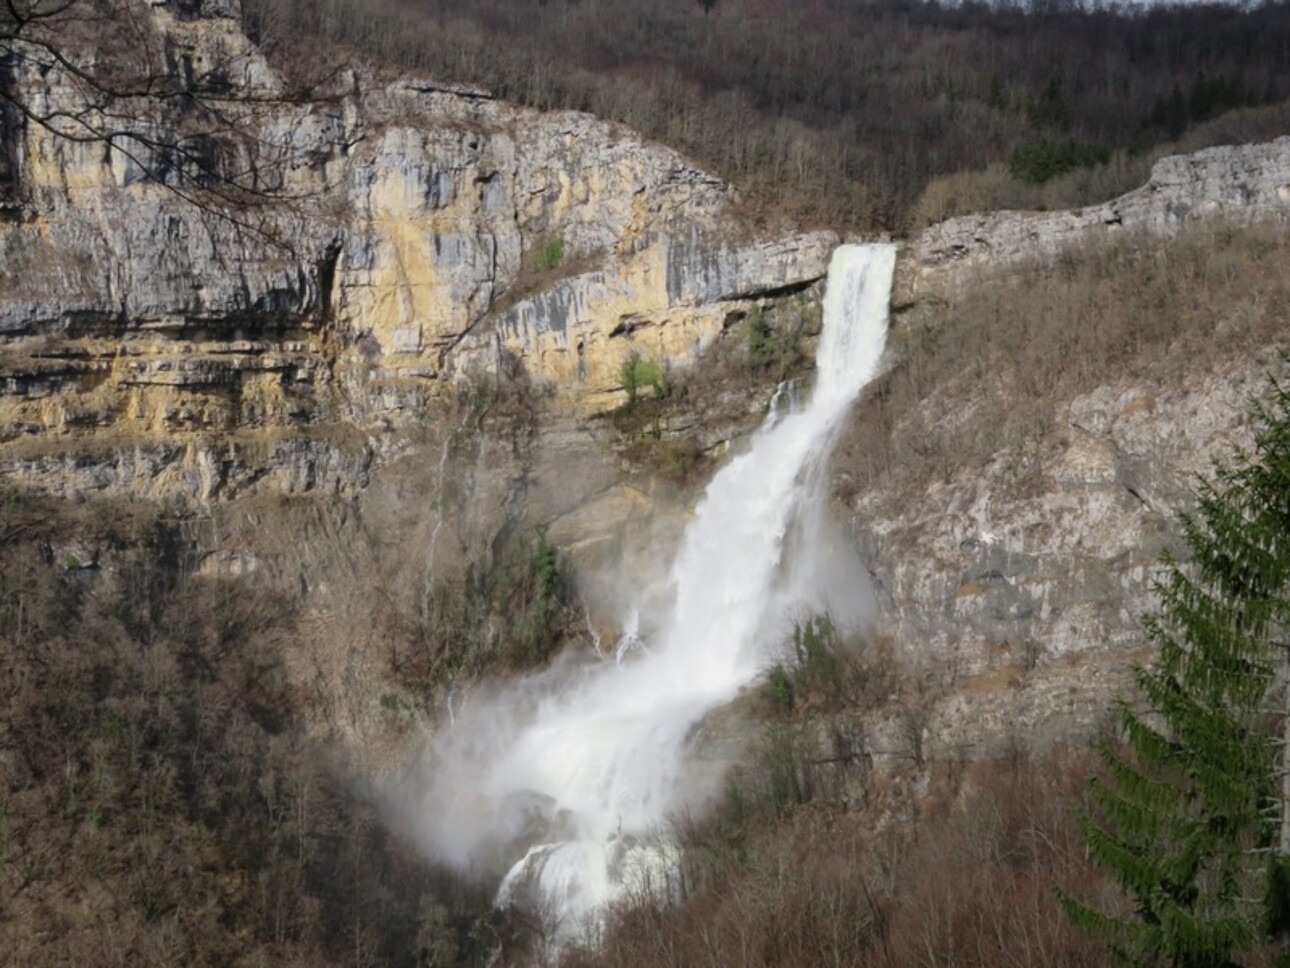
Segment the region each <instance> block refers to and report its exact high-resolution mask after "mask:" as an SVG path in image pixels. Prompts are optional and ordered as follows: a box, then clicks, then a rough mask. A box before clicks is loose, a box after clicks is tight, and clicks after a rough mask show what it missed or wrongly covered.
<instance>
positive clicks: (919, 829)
mask: <svg viewBox="0 0 1290 968" xmlns="http://www.w3.org/2000/svg"><path fill="white" fill-rule="evenodd" d="M782 745H783V744H782V743H781V744H778V746H777V745H776V744H775V743H773V742H768V744H767V746H768V749H770V750H772V751H773V750H775V749H777V748H778V749H782ZM783 755H784V754H783V753H782V752H771V753H770V755H768V756H767V757H765V758H764V759H763V761H762V763H761V764H760V765H758V766H756V767H754V768H753V769H752V770H751V771H748V772H746V773H745V775H744V777H743V780H742V782H743V783H744V784H748V783H749V782H750V781H755V780H756V779H757V775H758V774H757V771H761V773H762V774H763V776H764V774H766V773H768V772H771V771H775V770H780V769H782V768H783V767H782V763H781V764H780V765H776V760H781V761H782V758H783ZM793 766H795V767H796V768H798V769H802V768H805V766H806V764H805V763H804V762H803V761H801V760H797V761H796V762H795V763H794V764H793ZM1087 767H1088V756H1087V754H1086V753H1084V752H1080V751H1070V750H1065V751H1058V752H1054V753H1053V754H1051V755H1049V756H1047V757H1045V758H1043V759H1039V760H1035V761H1033V762H1032V761H1029V760H1026V759H1024V758H1016V759H1012V760H1009V761H1003V762H982V763H976V764H973V765H972V766H971V767H970V768H969V769H967V770H964V771H959V772H958V773H956V774H954V775H952V776H949V777H942V778H941V779H940V780H938V781H937V786H938V792H939V793H940V794H941V796H940V798H939V802H940V804H941V805H940V806H938V807H934V808H933V809H932V812H931V813H929V814H927V815H925V816H923V817H922V818H921V819H920V820H919V821H918V822H917V823H904V824H900V825H893V826H890V827H885V828H884V827H882V826H881V824H880V821H879V818H880V816H881V813H882V809H883V806H884V800H883V797H882V793H881V791H880V790H879V789H877V786H878V785H877V784H875V789H874V790H873V791H872V792H871V797H872V801H871V805H870V807H869V808H867V809H862V810H851V811H847V810H844V809H841V808H840V807H839V806H838V804H837V803H835V802H830V801H829V800H828V799H827V798H824V797H819V798H817V799H807V800H805V801H804V802H799V801H798V800H795V799H792V800H783V799H781V800H776V799H774V798H772V797H768V796H766V794H765V793H764V792H763V793H761V794H760V795H759V794H758V793H757V792H756V791H758V790H761V791H765V790H768V789H773V784H769V783H766V782H764V780H763V782H761V783H760V784H756V783H754V785H753V786H752V787H751V789H752V790H753V791H754V792H753V793H752V794H751V795H749V794H747V793H745V792H744V790H745V789H748V788H747V787H744V788H741V787H732V788H731V790H730V792H729V793H728V794H727V797H726V801H725V803H724V804H723V805H722V806H721V807H720V808H719V809H718V810H717V812H716V813H715V814H714V815H713V816H711V817H709V818H707V819H705V820H704V821H702V822H701V823H697V824H682V825H681V827H680V830H681V834H682V843H683V844H684V846H685V850H686V857H687V868H686V881H685V883H686V896H685V898H684V900H683V901H681V903H679V904H677V905H674V906H666V905H663V904H660V903H658V902H657V901H655V900H651V899H649V898H638V899H635V900H633V901H630V902H628V903H627V904H625V905H624V906H623V907H622V908H621V909H619V910H618V911H616V912H614V915H613V917H612V918H611V920H610V924H609V925H608V927H607V929H606V931H605V934H604V936H603V938H600V939H598V940H599V942H600V944H599V947H598V948H597V949H594V950H593V949H591V948H588V949H585V950H582V951H579V952H577V953H575V954H574V955H573V956H571V957H570V958H568V959H567V962H566V963H567V964H570V965H575V966H579V968H583V966H587V968H590V966H618V965H621V966H627V965H633V966H634V965H645V964H648V965H659V966H677V968H680V966H691V965H785V966H802V968H806V966H821V965H835V966H843V965H865V966H874V968H893V966H907V965H928V966H931V965H979V966H987V965H989V966H996V965H998V966H1007V965H1016V966H1033V965H1048V966H1075V965H1102V964H1107V963H1109V962H1108V960H1107V958H1106V957H1105V955H1104V954H1103V953H1102V952H1101V951H1100V950H1099V949H1098V948H1096V947H1095V946H1094V945H1093V944H1091V943H1090V942H1088V941H1087V940H1086V939H1083V938H1080V937H1078V936H1077V935H1076V934H1075V933H1074V932H1073V930H1072V928H1071V927H1070V925H1069V924H1068V922H1067V921H1066V918H1065V917H1064V915H1063V914H1062V912H1061V911H1060V909H1059V908H1058V905H1057V902H1056V898H1055V895H1054V893H1053V885H1054V884H1062V885H1064V886H1066V887H1068V888H1069V889H1072V890H1075V891H1078V892H1080V893H1081V894H1082V895H1083V896H1097V895H1098V894H1099V892H1103V891H1105V884H1104V882H1103V879H1102V876H1101V874H1100V873H1099V872H1098V871H1096V870H1095V869H1094V868H1092V867H1091V865H1090V864H1089V863H1088V862H1087V861H1086V859H1085V857H1084V851H1083V842H1082V840H1081V838H1080V834H1079V831H1078V827H1077V824H1076V822H1075V817H1074V811H1073V807H1074V805H1075V804H1077V803H1079V802H1080V798H1081V795H1082V794H1081V790H1082V787H1083V785H1084V776H1085V771H1086V769H1087ZM749 774H751V776H750V775H749ZM888 782H890V781H888Z"/></svg>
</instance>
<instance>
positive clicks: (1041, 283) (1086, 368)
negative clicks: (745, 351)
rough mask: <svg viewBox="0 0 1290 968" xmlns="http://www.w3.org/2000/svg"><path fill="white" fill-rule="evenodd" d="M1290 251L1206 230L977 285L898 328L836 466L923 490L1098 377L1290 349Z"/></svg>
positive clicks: (1104, 247)
mask: <svg viewBox="0 0 1290 968" xmlns="http://www.w3.org/2000/svg"><path fill="white" fill-rule="evenodd" d="M1288 258H1290V240H1287V238H1286V234H1285V231H1284V229H1282V228H1280V227H1279V226H1275V225H1268V226H1255V227H1251V228H1229V227H1223V226H1210V227H1201V228H1195V229H1191V230H1188V231H1186V232H1184V233H1182V234H1181V235H1179V236H1178V237H1176V238H1174V239H1160V238H1151V237H1147V236H1131V237H1120V238H1115V239H1111V240H1107V241H1102V242H1097V243H1093V244H1091V245H1088V246H1086V247H1084V248H1082V249H1079V250H1076V251H1071V252H1068V253H1066V254H1064V255H1062V256H1060V257H1059V258H1057V259H1055V260H1052V261H1051V262H1049V263H1034V264H1031V265H1028V266H1023V267H1020V268H1018V269H1017V270H1015V271H1012V272H1008V273H1006V274H1004V275H1000V276H999V277H996V278H993V279H987V280H982V281H980V282H977V283H974V284H973V285H972V286H971V287H969V288H967V289H966V290H965V291H964V292H962V293H960V294H958V295H954V296H951V297H950V298H949V300H948V302H947V304H946V305H944V306H939V307H937V308H936V310H935V312H934V316H935V320H934V322H932V323H929V322H927V320H926V319H924V320H923V321H922V322H921V323H917V324H911V323H906V324H905V325H903V326H902V325H901V323H900V322H897V325H896V328H895V331H894V333H893V347H894V349H895V350H896V352H897V353H898V354H899V356H900V360H899V363H898V364H897V366H896V367H894V368H893V370H892V371H891V372H890V373H888V374H887V375H886V376H885V377H883V378H882V379H881V381H880V382H879V383H878V384H877V385H876V387H875V388H874V389H873V391H872V392H871V393H870V394H869V396H868V398H867V399H866V401H865V402H864V403H863V404H862V405H861V407H860V409H859V411H858V414H857V417H856V419H855V420H853V421H852V422H851V425H850V430H849V435H848V437H847V439H846V440H845V442H844V444H843V446H842V448H841V450H840V454H839V458H838V464H839V466H840V467H844V468H845V469H846V470H847V471H848V472H849V473H850V474H851V475H853V480H852V486H853V487H866V486H868V485H869V484H870V483H872V482H874V481H876V480H878V479H879V478H882V479H885V480H888V481H892V482H895V484H896V485H897V486H887V487H886V490H888V491H890V492H891V493H899V492H900V491H901V490H902V489H909V488H915V489H916V488H921V487H923V486H925V485H926V484H927V483H928V482H929V481H932V480H935V479H937V478H943V477H945V476H947V475H949V474H950V473H952V472H953V471H955V470H956V469H958V468H960V467H962V466H964V465H965V464H967V463H969V462H971V461H974V460H982V459H985V458H988V457H989V456H990V455H992V454H994V453H996V452H997V451H998V450H999V449H1001V448H1003V447H1006V446H1011V445H1016V444H1018V443H1020V442H1021V441H1023V440H1025V439H1027V438H1029V437H1031V436H1033V435H1034V434H1036V433H1037V432H1038V431H1041V430H1045V429H1047V428H1048V427H1050V426H1051V425H1052V422H1053V419H1054V417H1055V416H1056V414H1057V411H1058V408H1059V407H1060V406H1061V405H1062V404H1063V403H1065V402H1067V401H1069V400H1071V399H1072V398H1073V397H1075V396H1077V395H1078V394H1080V393H1082V392H1087V391H1089V390H1092V389H1094V388H1096V387H1097V386H1099V385H1101V384H1103V383H1106V382H1108V381H1112V380H1114V379H1116V378H1118V377H1121V376H1124V375H1127V374H1132V375H1134V376H1135V377H1141V378H1144V379H1169V378H1176V377H1178V376H1180V375H1181V374H1185V373H1188V372H1191V371H1193V369H1194V367H1195V365H1196V361H1197V360H1200V359H1204V360H1207V361H1209V362H1210V363H1212V364H1215V365H1217V364H1220V363H1221V362H1222V361H1224V360H1232V359H1240V358H1242V356H1243V355H1246V354H1248V353H1249V352H1251V351H1252V350H1254V349H1258V348H1263V347H1267V346H1269V345H1274V344H1277V343H1279V342H1283V341H1284V340H1285V334H1286V333H1287V332H1288V331H1290V330H1288V329H1287V326H1288V325H1290V316H1288V315H1287V314H1288V313H1290V278H1288V277H1287V275H1286V273H1285V271H1284V267H1285V265H1286V264H1287V259H1288ZM947 414H949V415H960V416H961V417H962V418H963V419H947V418H946V415H947Z"/></svg>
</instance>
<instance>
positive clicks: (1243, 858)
mask: <svg viewBox="0 0 1290 968" xmlns="http://www.w3.org/2000/svg"><path fill="white" fill-rule="evenodd" d="M1253 417H1254V422H1255V428H1256V447H1255V449H1254V450H1253V452H1238V453H1237V454H1236V455H1235V456H1234V458H1233V459H1232V460H1231V461H1230V462H1229V463H1227V464H1225V465H1216V466H1215V468H1214V475H1213V479H1212V481H1209V482H1206V483H1203V484H1202V485H1201V489H1200V495H1199V502H1198V507H1197V510H1196V513H1195V514H1194V515H1191V516H1189V517H1187V518H1185V519H1184V538H1185V544H1186V550H1187V560H1186V561H1178V560H1173V559H1166V562H1165V566H1166V567H1165V574H1164V577H1163V578H1162V579H1161V580H1160V581H1159V582H1158V583H1157V592H1158V595H1159V599H1160V605H1159V609H1158V614H1157V615H1156V616H1155V617H1154V618H1151V619H1149V620H1148V621H1147V626H1146V627H1147V632H1148V635H1149V637H1150V638H1151V640H1152V641H1153V642H1155V643H1156V644H1157V645H1158V646H1159V649H1160V652H1159V658H1158V661H1157V662H1156V664H1155V665H1154V666H1152V667H1150V668H1139V669H1138V670H1137V681H1138V685H1139V687H1140V689H1141V692H1142V695H1143V697H1144V698H1145V700H1146V702H1147V704H1148V705H1149V707H1150V710H1149V711H1148V712H1145V713H1144V712H1140V711H1139V710H1138V709H1135V708H1134V707H1133V706H1132V705H1130V704H1129V703H1128V702H1126V701H1121V702H1120V703H1119V704H1118V707H1117V717H1118V720H1119V723H1120V726H1121V728H1122V729H1123V733H1124V736H1125V739H1126V745H1127V750H1126V751H1125V752H1123V753H1122V752H1118V751H1116V750H1114V749H1111V748H1109V747H1108V748H1107V749H1105V750H1104V751H1103V758H1104V761H1105V771H1104V775H1103V776H1100V777H1094V778H1093V779H1092V780H1091V781H1090V782H1091V789H1090V794H1091V800H1092V802H1093V805H1094V810H1093V811H1092V812H1091V813H1088V814H1086V815H1085V816H1084V818H1083V824H1084V833H1085V840H1086V843H1087V846H1088V851H1089V854H1090V856H1091V857H1092V858H1093V859H1094V860H1095V861H1096V862H1097V863H1098V864H1099V865H1101V866H1103V867H1104V868H1106V869H1107V870H1108V871H1109V872H1110V874H1111V875H1112V876H1113V877H1114V879H1115V880H1116V881H1117V882H1118V883H1119V885H1120V887H1121V888H1122V889H1123V890H1124V892H1125V894H1127V896H1128V898H1129V900H1130V902H1131V904H1132V913H1131V914H1115V913H1108V912H1105V911H1101V910H1098V909H1097V908H1095V907H1092V906H1089V905H1086V904H1084V903H1081V902H1080V901H1077V900H1076V899H1074V898H1071V897H1070V896H1068V895H1064V894H1063V895H1062V898H1061V900H1062V904H1063V906H1064V907H1065V908H1066V910H1067V913H1068V914H1069V916H1070V917H1071V919H1072V920H1073V921H1074V923H1075V924H1076V925H1078V926H1080V927H1082V928H1084V929H1086V930H1088V931H1090V932H1092V933H1094V934H1095V935H1097V936H1099V937H1100V938H1101V939H1102V940H1103V941H1105V943H1106V944H1107V946H1108V947H1109V948H1110V949H1111V950H1112V951H1113V952H1115V953H1116V954H1117V955H1118V956H1119V957H1120V958H1122V959H1123V960H1125V961H1126V962H1128V963H1130V964H1134V965H1172V966H1188V968H1211V966H1214V968H1217V966H1227V965H1232V964H1235V963H1236V962H1234V961H1233V960H1232V959H1233V958H1234V957H1236V956H1237V955H1239V954H1240V953H1242V952H1249V951H1251V950H1253V949H1255V948H1265V947H1266V946H1267V945H1268V944H1269V943H1270V942H1272V941H1274V940H1275V936H1276V935H1277V934H1279V933H1281V932H1283V931H1284V928H1285V926H1286V922H1287V917H1286V907H1287V906H1286V902H1285V897H1286V894H1287V890H1286V885H1287V883H1288V882H1290V878H1288V877H1287V876H1286V873H1287V867H1286V857H1287V854H1288V853H1290V821H1288V820H1287V814H1286V810H1287V800H1288V799H1290V798H1288V797H1287V795H1286V791H1285V789H1283V784H1284V783H1285V782H1287V781H1286V779H1285V770H1284V767H1283V766H1282V767H1280V768H1279V764H1280V762H1281V760H1282V759H1283V757H1281V756H1279V755H1278V750H1279V749H1284V744H1283V743H1282V742H1281V741H1280V740H1278V739H1277V738H1276V737H1275V735H1274V734H1275V732H1276V731H1277V729H1278V727H1279V728H1281V729H1285V728H1287V727H1286V724H1287V723H1288V722H1290V719H1288V718H1287V717H1286V716H1285V714H1284V713H1285V711H1284V709H1283V710H1281V711H1280V712H1279V714H1274V713H1273V712H1272V711H1271V710H1269V709H1268V703H1269V701H1270V700H1271V699H1272V698H1273V696H1274V695H1276V696H1280V697H1282V698H1281V701H1282V702H1284V701H1285V700H1284V695H1285V692H1286V690H1285V681H1284V680H1285V668H1286V654H1285V653H1286V647H1287V643H1286V642H1285V641H1284V640H1285V635H1284V634H1283V630H1284V629H1285V628H1286V626H1287V624H1290V594H1288V589H1287V583H1288V580H1290V390H1287V389H1286V388H1284V387H1282V386H1281V385H1279V384H1277V383H1273V386H1272V392H1271V394H1270V399H1269V401H1268V402H1267V403H1266V404H1262V405H1258V406H1256V407H1255V408H1254V410H1253ZM1278 773H1280V775H1281V777H1282V779H1281V781H1278V779H1277V777H1278Z"/></svg>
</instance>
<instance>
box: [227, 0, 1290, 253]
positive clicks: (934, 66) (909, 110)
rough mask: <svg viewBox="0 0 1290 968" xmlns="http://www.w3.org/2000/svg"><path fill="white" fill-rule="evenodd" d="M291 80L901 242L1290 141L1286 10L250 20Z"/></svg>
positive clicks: (741, 8) (541, 2) (442, 7)
mask: <svg viewBox="0 0 1290 968" xmlns="http://www.w3.org/2000/svg"><path fill="white" fill-rule="evenodd" d="M243 9H244V21H245V24H246V26H247V29H248V31H249V32H250V34H251V35H252V37H253V38H255V39H258V40H259V41H261V43H262V44H263V45H264V47H265V48H266V49H267V50H268V51H269V52H270V53H271V54H272V55H273V56H274V57H275V58H276V59H277V61H278V62H279V63H280V64H285V65H287V66H289V67H291V66H294V67H295V69H296V70H303V69H306V68H305V65H309V64H316V63H317V61H318V58H317V56H316V53H317V48H316V44H317V40H318V38H319V36H321V37H324V38H327V39H329V40H331V41H334V42H336V43H338V44H342V45H346V46H348V47H350V48H351V49H352V50H353V51H354V52H355V53H357V54H360V55H363V56H365V57H368V58H374V59H376V60H378V61H383V62H387V63H389V64H391V65H395V66H398V67H400V68H405V69H415V70H417V71H422V72H426V73H429V74H431V75H433V76H435V77H438V78H442V79H445V80H455V81H460V82H469V83H473V84H478V85H482V86H484V87H486V88H488V89H490V90H491V91H492V92H493V93H495V94H497V95H498V96H499V97H505V98H508V99H512V100H516V101H521V102H523V103H526V104H530V105H534V106H536V107H540V108H574V109H577V110H582V111H590V112H592V113H594V114H597V115H599V116H601V117H605V118H612V119H616V120H619V121H623V122H625V123H627V124H629V125H631V126H632V127H634V128H637V129H639V130H640V131H642V132H644V133H645V134H646V135H648V136H649V137H651V138H655V139H657V140H659V141H662V142H664V143H666V144H668V145H671V146H673V147H676V148H679V149H681V150H683V151H685V152H687V153H688V154H690V155H691V156H692V157H693V158H694V159H695V160H696V161H698V162H699V163H701V164H702V165H703V166H704V167H706V168H708V169H709V170H712V171H714V172H716V173H717V174H720V175H722V176H724V177H725V178H727V179H729V180H731V181H733V182H734V183H735V184H737V185H739V186H740V187H741V188H743V189H744V190H745V193H746V197H747V198H748V200H749V201H750V202H752V203H754V205H755V207H756V208H757V209H759V210H760V211H762V212H764V213H766V214H770V215H780V216H785V217H789V218H792V219H794V220H797V221H803V220H805V221H814V222H819V223H829V224H833V225H841V226H845V227H849V228H854V229H858V230H862V231H872V230H876V229H884V230H891V231H902V230H905V229H907V228H910V227H915V226H917V225H921V224H926V223H927V222H930V221H935V220H938V219H940V218H943V217H946V216H949V215H954V214H960V213H962V212H966V211H979V210H985V209H992V208H1001V207H1016V208H1034V207H1051V206H1067V205H1081V204H1086V203H1088V202H1092V201H1100V200H1103V199H1105V198H1109V197H1111V196H1113V195H1116V194H1118V193H1120V192H1122V191H1125V190H1127V189H1129V188H1132V187H1134V186H1136V185H1138V184H1141V182H1142V181H1143V180H1144V178H1145V175H1146V172H1147V170H1148V168H1149V165H1150V162H1151V161H1152V160H1154V159H1155V158H1158V157H1160V156H1161V155H1163V154H1166V153H1172V152H1174V151H1190V150H1195V149H1196V148H1200V147H1205V146H1208V145H1212V144H1229V143H1234V142H1241V141H1257V140H1263V139H1267V138H1270V137H1274V136H1276V135H1278V134H1282V133H1284V132H1285V130H1286V129H1287V124H1286V122H1287V117H1290V112H1288V111H1287V108H1286V106H1285V99H1286V97H1287V95H1290V7H1288V6H1287V5H1286V4H1284V3H1265V4H1262V5H1259V6H1254V7H1250V8H1248V9H1246V10H1244V11H1243V12H1241V13H1237V12H1236V11H1235V10H1234V9H1233V8H1232V7H1230V6H1225V5H1217V4H1214V5H1196V6H1188V7H1152V8H1150V9H1135V8H1124V7H1121V8H1095V7H1092V6H1090V7H1088V8H1082V7H1080V6H1078V5H1076V4H1072V3H1064V2H1051V3H1039V4H1035V5H1032V6H1031V7H1029V8H1022V7H1020V6H1011V5H998V6H996V5H989V4H983V3H964V4H957V5H951V4H946V5H940V4H937V3H919V2H911V0H876V2H854V0H814V2H808V3H797V2H791V0H489V2H487V3H478V2H475V0H322V2H314V0H246V2H245V3H244V4H243Z"/></svg>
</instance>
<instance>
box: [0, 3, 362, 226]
mask: <svg viewBox="0 0 1290 968" xmlns="http://www.w3.org/2000/svg"><path fill="white" fill-rule="evenodd" d="M199 12H201V10H200V3H199V2H196V0H189V2H175V3H172V4H170V5H168V6H165V7H162V8H161V9H160V10H155V9H154V8H153V7H152V6H151V5H150V4H148V3H145V2H143V0H0V114H2V115H3V117H2V118H0V120H3V132H2V134H0V185H5V187H7V189H8V191H7V194H9V195H10V199H9V201H10V202H11V203H12V202H14V201H16V200H17V199H16V195H17V194H18V182H19V179H18V169H19V167H20V160H19V154H20V152H19V148H18V141H19V139H20V137H21V132H22V130H23V129H24V128H25V127H29V126H33V125H34V126H36V127H38V128H40V129H43V130H44V131H46V132H48V133H49V134H51V135H53V136H54V138H55V139H57V140H58V141H62V142H66V143H71V144H78V145H86V146H95V145H98V146H102V148H103V150H104V157H105V158H114V159H115V160H116V161H117V162H119V163H121V164H122V165H123V168H124V176H123V177H124V178H125V179H126V181H127V183H128V182H130V181H137V180H143V181H149V182H154V183H157V184H159V185H162V186H164V187H165V188H166V189H168V190H169V191H171V192H173V193H174V194H175V195H177V196H179V197H180V198H182V199H184V200H185V201H187V202H190V203H191V204H193V205H196V206H198V207H199V208H201V209H203V210H204V211H206V212H210V213H212V214H215V215H218V216H219V217H220V218H223V219H226V220H229V221H231V222H234V223H236V224H237V225H238V226H240V227H241V228H244V229H247V230H250V231H252V232H254V233H256V234H257V235H260V236H262V237H265V238H268V239H270V240H272V241H277V239H276V237H275V235H274V233H273V232H272V231H271V229H270V225H269V222H268V221H267V218H266V213H264V212H263V211H261V210H263V209H265V208H266V207H267V206H269V205H271V204H272V205H282V204H285V203H289V202H292V201H298V200H300V198H301V197H302V196H301V193H299V192H296V193H293V192H292V191H290V190H289V189H288V186H287V185H286V178H285V173H286V171H287V168H288V166H289V165H290V164H291V163H292V161H293V157H292V149H291V145H290V142H289V139H287V138H285V137H275V136H268V135H266V134H265V132H266V130H268V126H267V125H266V121H267V120H269V119H270V118H271V117H272V115H273V114H274V113H277V112H281V111H282V110H283V109H284V108H287V107H290V106H293V105H296V106H299V105H312V104H315V103H318V102H320V101H322V100H325V99H326V98H324V97H323V96H322V95H321V94H320V91H321V90H322V88H323V87H325V86H326V83H325V82H326V80H328V79H330V78H332V77H334V76H335V74H336V71H335V70H333V71H332V72H331V73H330V74H329V75H327V76H326V77H325V78H321V79H318V80H317V81H315V82H313V83H308V84H300V85H296V86H294V87H293V86H289V85H287V84H286V83H284V82H283V81H282V79H281V78H280V77H279V76H278V75H277V74H275V73H274V72H272V71H271V70H269V69H268V67H267V65H266V64H265V62H264V61H263V59H262V58H261V56H260V54H259V52H258V51H257V50H256V48H255V47H254V45H252V44H251V43H250V42H249V41H248V40H246V38H245V37H244V36H243V35H242V34H241V32H240V30H238V29H236V28H232V29H230V30H229V31H228V32H227V35H226V36H217V38H216V39H215V40H214V41H210V40H207V41H206V42H202V43H197V41H196V38H197V32H196V30H195V29H194V25H193V14H195V13H199ZM218 12H222V13H223V14H225V15H232V14H235V13H236V4H235V3H234V4H230V5H229V6H228V7H225V8H223V9H222V10H221V11H218ZM331 96H332V98H335V97H336V96H338V95H337V94H336V93H335V91H334V90H333V91H332V93H331ZM6 183H7V185H6Z"/></svg>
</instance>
